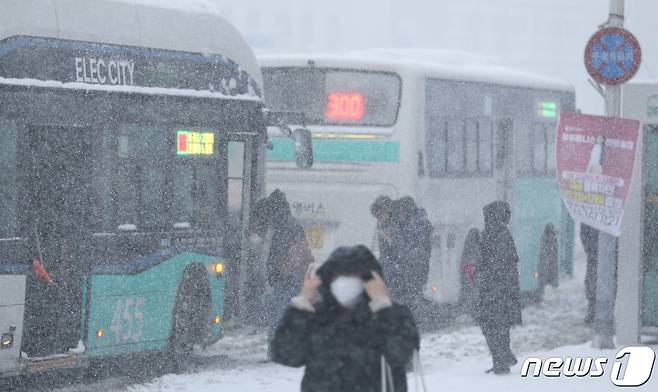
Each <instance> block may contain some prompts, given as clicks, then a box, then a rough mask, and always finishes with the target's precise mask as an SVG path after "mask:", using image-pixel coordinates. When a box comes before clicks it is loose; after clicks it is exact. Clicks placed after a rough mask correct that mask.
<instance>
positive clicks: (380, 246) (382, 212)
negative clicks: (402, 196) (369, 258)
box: [370, 195, 393, 264]
mask: <svg viewBox="0 0 658 392" xmlns="http://www.w3.org/2000/svg"><path fill="white" fill-rule="evenodd" d="M370 213H371V214H372V216H373V217H374V218H375V219H376V220H377V227H376V231H375V237H376V238H375V240H376V241H374V243H373V247H374V246H377V250H378V251H379V260H380V261H381V262H382V264H383V263H384V261H383V259H386V258H388V256H389V255H390V243H391V235H390V232H391V223H392V214H393V200H391V198H390V197H388V196H384V195H382V196H379V197H377V199H375V201H374V202H373V203H372V205H371V206H370Z"/></svg>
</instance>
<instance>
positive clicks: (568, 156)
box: [555, 113, 640, 237]
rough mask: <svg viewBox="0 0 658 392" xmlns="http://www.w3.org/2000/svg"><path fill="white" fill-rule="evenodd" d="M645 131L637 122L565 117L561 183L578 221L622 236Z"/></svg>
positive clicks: (559, 153) (559, 152)
mask: <svg viewBox="0 0 658 392" xmlns="http://www.w3.org/2000/svg"><path fill="white" fill-rule="evenodd" d="M639 131H640V122H639V121H636V120H627V119H622V118H611V117H601V116H590V115H584V114H576V113H562V114H561V116H560V122H559V124H558V129H557V143H556V147H555V154H556V162H557V180H558V184H559V186H560V193H561V195H562V200H563V201H564V204H565V205H566V207H567V210H568V211H569V213H570V214H571V217H572V218H573V219H575V220H578V221H581V222H583V223H586V224H588V225H590V226H592V227H594V228H596V229H598V230H600V231H603V232H605V233H608V234H611V235H613V236H616V237H618V236H619V234H620V228H621V222H622V219H623V217H624V205H625V204H626V197H627V195H628V190H629V187H630V182H631V178H632V176H633V165H634V163H635V149H636V146H637V138H638V134H639Z"/></svg>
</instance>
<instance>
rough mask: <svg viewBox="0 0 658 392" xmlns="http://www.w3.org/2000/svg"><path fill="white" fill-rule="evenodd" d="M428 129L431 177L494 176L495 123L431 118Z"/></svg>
mask: <svg viewBox="0 0 658 392" xmlns="http://www.w3.org/2000/svg"><path fill="white" fill-rule="evenodd" d="M426 129H427V132H428V135H427V143H428V145H427V155H428V166H429V168H430V170H429V171H430V177H434V178H438V177H455V176H490V175H491V173H492V163H493V156H492V154H493V153H492V151H493V126H492V122H491V119H488V118H436V117H435V118H432V117H429V118H428V121H427V124H426Z"/></svg>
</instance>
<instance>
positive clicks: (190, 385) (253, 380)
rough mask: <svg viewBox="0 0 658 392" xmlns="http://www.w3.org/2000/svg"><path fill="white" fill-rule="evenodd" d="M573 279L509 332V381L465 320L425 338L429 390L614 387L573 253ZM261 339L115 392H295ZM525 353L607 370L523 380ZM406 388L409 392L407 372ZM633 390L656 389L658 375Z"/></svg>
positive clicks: (290, 373) (219, 349)
mask: <svg viewBox="0 0 658 392" xmlns="http://www.w3.org/2000/svg"><path fill="white" fill-rule="evenodd" d="M577 256H578V257H577V260H579V263H578V264H577V265H576V273H575V275H576V277H575V278H574V279H571V280H568V281H565V282H563V283H562V284H561V286H560V287H559V288H557V289H548V290H547V292H546V295H545V300H544V302H543V303H542V304H539V305H533V306H530V307H527V308H526V309H524V311H523V317H524V325H523V326H521V327H517V328H515V329H514V330H513V332H512V346H513V350H514V352H515V353H516V354H517V357H518V358H519V362H520V363H519V364H518V365H516V366H515V367H514V368H512V373H511V374H510V375H508V376H494V375H488V374H485V373H484V370H486V369H488V368H489V367H491V359H490V357H489V352H488V350H487V347H486V345H485V342H484V338H483V337H482V334H481V332H480V329H479V328H478V327H476V326H475V325H474V324H473V322H472V320H471V319H470V318H468V317H466V316H464V317H460V318H458V319H457V321H456V322H455V323H454V324H453V325H452V326H450V327H448V328H446V329H443V330H441V331H438V332H434V333H428V334H425V335H423V337H422V342H421V361H422V363H423V369H424V371H425V375H426V377H425V379H426V382H427V386H428V390H429V391H439V390H443V391H450V390H464V391H479V390H488V391H505V392H508V391H523V390H529V389H531V390H532V391H533V392H542V391H551V392H553V391H584V392H587V391H597V392H598V391H606V390H615V389H616V388H617V387H615V386H614V385H613V384H612V383H611V381H610V378H609V371H610V369H611V366H612V365H611V364H612V362H613V361H614V356H615V353H616V350H595V349H593V348H592V347H591V344H590V343H589V341H590V340H591V330H590V328H589V327H587V326H585V325H584V324H583V318H584V317H585V298H584V292H583V284H582V277H583V266H582V260H583V257H582V250H580V251H579V252H578V255H577ZM265 353H266V341H265V336H264V335H263V334H262V333H260V332H257V331H245V330H241V331H235V332H231V333H228V334H227V336H226V337H225V338H224V339H223V340H222V341H220V342H219V343H217V344H216V345H215V346H213V347H211V348H210V349H209V351H208V352H207V353H206V355H207V356H208V358H216V359H218V362H217V365H216V366H213V367H212V368H206V370H203V371H200V372H198V373H194V374H185V375H166V376H163V377H160V378H158V379H156V380H154V381H152V382H149V383H146V384H140V385H132V386H129V387H125V388H123V389H120V390H117V392H162V391H181V392H186V391H189V392H206V391H208V392H210V391H226V392H233V391H236V392H252V391H253V392H255V391H258V392H262V391H271V392H282V391H296V390H299V385H300V381H301V378H302V375H303V370H302V369H291V368H286V367H283V366H279V365H276V364H271V363H265V362H264V360H265ZM529 356H533V357H540V358H544V359H545V358H547V357H563V358H564V357H592V358H594V357H599V356H604V357H607V358H609V361H608V367H607V368H606V370H607V372H608V373H606V374H605V375H604V376H603V377H600V378H589V377H586V378H566V377H561V378H546V377H540V378H532V377H530V378H522V377H521V376H520V369H521V363H522V362H523V360H524V359H525V358H527V357H529ZM409 387H410V388H409V390H410V391H414V381H413V377H412V375H411V374H410V375H409ZM635 390H640V391H642V390H647V391H648V390H653V391H656V390H658V376H656V375H654V376H653V377H652V378H651V379H650V380H649V382H648V383H647V384H645V385H644V386H643V387H641V388H637V389H635Z"/></svg>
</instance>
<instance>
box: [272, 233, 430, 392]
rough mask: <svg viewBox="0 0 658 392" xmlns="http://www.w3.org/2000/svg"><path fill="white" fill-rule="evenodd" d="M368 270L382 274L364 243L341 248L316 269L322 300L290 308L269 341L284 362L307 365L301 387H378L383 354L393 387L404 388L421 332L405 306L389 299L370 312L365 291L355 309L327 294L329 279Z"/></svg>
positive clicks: (368, 390)
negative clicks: (387, 303) (303, 307)
mask: <svg viewBox="0 0 658 392" xmlns="http://www.w3.org/2000/svg"><path fill="white" fill-rule="evenodd" d="M370 271H376V272H378V273H380V274H381V272H382V269H381V266H380V265H379V263H378V262H377V260H376V259H375V257H374V256H373V255H372V253H370V251H369V250H368V249H367V248H366V247H364V246H361V245H360V246H356V247H341V248H338V249H337V250H336V251H334V252H333V253H332V254H331V256H330V257H329V259H328V260H327V261H326V262H325V263H324V264H323V266H322V267H320V268H319V269H318V271H317V274H318V276H319V277H320V279H321V280H322V286H321V287H320V290H319V291H320V294H321V300H320V301H319V302H318V303H316V304H314V308H315V311H314V312H310V311H306V310H300V309H297V308H295V307H292V306H291V307H289V308H288V309H287V310H286V312H285V314H284V315H283V318H282V319H281V321H280V324H279V326H278V327H277V330H276V332H275V335H274V339H273V340H272V343H271V351H272V359H273V360H274V362H276V363H280V364H282V365H287V366H294V367H300V366H306V369H305V372H304V378H303V380H302V388H301V390H302V392H336V391H341V392H379V391H381V388H382V385H381V356H382V355H383V356H384V357H385V358H386V360H387V362H388V364H389V366H390V367H391V370H392V374H393V383H394V387H395V391H396V392H405V391H406V390H407V385H406V374H405V369H406V365H407V363H408V362H409V361H410V359H411V356H412V353H413V350H414V349H417V348H418V347H419V341H420V338H419V335H418V331H417V329H416V325H415V322H414V320H413V318H412V316H411V313H410V312H409V310H408V309H407V308H406V307H404V306H401V305H397V304H393V305H392V306H389V307H386V308H383V309H380V310H378V311H377V312H374V313H373V311H372V310H371V309H370V307H369V306H368V302H369V298H368V297H367V295H366V294H365V293H364V294H363V295H362V298H361V300H360V302H359V303H358V304H357V305H356V307H355V308H353V309H349V310H348V309H344V308H343V307H341V306H340V305H339V304H338V302H337V301H336V299H335V298H334V297H333V295H332V294H331V290H330V288H329V286H330V284H331V282H332V281H333V279H334V278H335V277H337V276H340V275H357V276H361V277H362V278H364V279H365V280H367V279H369V278H370V277H371V273H370Z"/></svg>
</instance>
